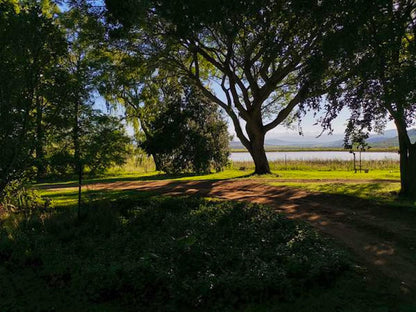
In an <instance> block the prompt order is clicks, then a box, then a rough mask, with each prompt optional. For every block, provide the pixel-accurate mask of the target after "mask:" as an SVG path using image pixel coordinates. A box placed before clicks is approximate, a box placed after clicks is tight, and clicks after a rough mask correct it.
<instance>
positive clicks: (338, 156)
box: [230, 151, 399, 161]
mask: <svg viewBox="0 0 416 312" xmlns="http://www.w3.org/2000/svg"><path fill="white" fill-rule="evenodd" d="M266 154H267V159H268V160H269V161H273V160H285V159H286V160H352V159H353V155H352V154H351V153H349V152H348V151H345V152H344V151H340V152H322V151H319V152H313V151H308V152H267V153H266ZM356 157H357V160H358V159H359V153H358V152H356ZM230 159H231V160H232V161H252V158H251V156H250V154H249V153H247V152H244V153H231V156H230ZM361 159H362V160H386V159H389V160H399V154H398V153H393V152H362V153H361Z"/></svg>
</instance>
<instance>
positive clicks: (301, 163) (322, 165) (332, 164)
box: [231, 159, 399, 171]
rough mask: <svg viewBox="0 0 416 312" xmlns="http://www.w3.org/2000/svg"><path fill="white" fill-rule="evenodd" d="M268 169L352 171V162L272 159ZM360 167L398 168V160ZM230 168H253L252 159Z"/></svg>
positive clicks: (367, 163) (377, 161)
mask: <svg viewBox="0 0 416 312" xmlns="http://www.w3.org/2000/svg"><path fill="white" fill-rule="evenodd" d="M269 164H270V169H271V170H276V171H285V170H288V171H289V170H301V171H305V170H317V171H352V170H354V163H353V162H352V161H346V160H337V159H334V160H322V159H312V160H286V161H284V160H274V161H270V162H269ZM361 164H362V169H370V170H398V169H399V161H396V160H390V159H385V160H365V161H362V163H361ZM231 168H232V169H242V168H244V169H247V170H251V169H254V163H253V162H252V161H238V162H237V161H236V162H232V164H231ZM356 168H357V169H359V162H358V161H357V163H356Z"/></svg>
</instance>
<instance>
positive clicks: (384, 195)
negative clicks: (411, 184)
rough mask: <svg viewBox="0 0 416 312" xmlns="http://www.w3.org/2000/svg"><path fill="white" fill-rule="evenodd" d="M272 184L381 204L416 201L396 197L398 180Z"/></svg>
mask: <svg viewBox="0 0 416 312" xmlns="http://www.w3.org/2000/svg"><path fill="white" fill-rule="evenodd" d="M269 184H270V185H273V186H289V187H294V188H299V189H306V190H308V191H311V192H321V193H326V194H337V195H346V196H353V197H357V198H362V199H367V200H374V201H377V202H379V203H383V204H391V205H399V206H410V207H411V206H414V207H416V202H414V201H411V200H406V199H401V198H399V197H398V193H399V191H400V183H399V182H378V183H371V182H364V183H349V182H342V183H341V182H331V183H328V182H319V181H318V182H270V183H269Z"/></svg>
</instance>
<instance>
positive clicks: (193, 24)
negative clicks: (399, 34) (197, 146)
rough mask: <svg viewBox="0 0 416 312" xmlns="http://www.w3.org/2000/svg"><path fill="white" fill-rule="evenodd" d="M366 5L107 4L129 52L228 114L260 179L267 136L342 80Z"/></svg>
mask: <svg viewBox="0 0 416 312" xmlns="http://www.w3.org/2000/svg"><path fill="white" fill-rule="evenodd" d="M358 2H359V1H354V2H353V3H354V5H351V1H332V0H321V1H300V0H298V1H273V0H259V1H252V0H238V1H237V0H235V1H232V0H229V1H220V0H212V1H203V0H196V1H187V0H178V1H163V0H154V1H140V0H136V1H125V2H119V1H116V0H106V4H107V9H108V11H109V13H110V14H109V16H110V20H112V21H113V22H114V21H115V23H114V25H113V26H112V27H111V29H112V31H113V33H114V34H116V35H119V36H120V35H121V36H123V37H124V38H127V40H124V41H122V40H121V41H120V42H121V43H122V44H124V47H125V49H127V50H129V51H130V53H132V54H134V53H137V54H141V56H142V59H143V61H144V62H147V63H148V62H153V63H157V64H158V65H157V66H156V67H158V68H172V69H173V70H175V71H176V72H180V73H181V74H182V75H184V76H186V77H188V78H189V79H192V80H193V82H194V83H195V84H196V85H197V86H198V87H199V88H200V89H201V90H202V92H203V93H204V95H205V96H206V97H208V98H209V99H210V100H211V101H212V102H215V103H216V104H218V105H219V106H220V107H222V108H223V109H224V110H225V111H226V112H227V114H228V115H229V117H230V119H231V121H232V123H233V125H234V129H235V132H236V135H237V137H238V138H239V139H240V141H241V142H242V144H243V145H244V146H245V147H246V148H247V150H248V151H249V152H250V154H251V156H252V158H253V160H254V163H255V172H256V173H258V174H265V173H269V172H270V169H269V164H268V161H267V157H266V153H265V150H264V140H265V135H266V133H267V132H268V131H270V130H271V129H273V128H275V127H276V126H278V125H280V124H282V123H284V122H285V121H286V120H287V119H288V118H289V117H290V116H291V114H294V113H295V112H296V110H295V108H296V107H297V106H299V105H303V104H309V105H310V106H313V107H315V108H316V107H317V106H318V103H319V99H320V97H321V96H322V95H323V94H325V93H326V92H327V88H328V87H329V86H331V85H333V84H338V83H339V82H340V81H342V78H343V77H342V76H343V75H342V73H343V71H342V70H341V69H340V68H333V67H332V66H331V65H332V64H333V62H332V60H333V59H334V58H336V57H337V51H338V49H337V46H338V44H339V38H343V39H344V40H345V41H346V42H347V43H348V42H349V40H350V39H351V35H352V34H354V32H355V29H354V28H353V25H356V21H357V20H359V14H353V12H354V9H353V8H355V7H356V5H357V3H358ZM363 3H365V2H363ZM351 7H353V8H352V9H351ZM354 27H355V26H354ZM127 30H128V32H127ZM330 71H332V74H331V75H329V72H330ZM333 71H337V74H336V75H335V74H334V72H333ZM215 85H216V87H214V86H215Z"/></svg>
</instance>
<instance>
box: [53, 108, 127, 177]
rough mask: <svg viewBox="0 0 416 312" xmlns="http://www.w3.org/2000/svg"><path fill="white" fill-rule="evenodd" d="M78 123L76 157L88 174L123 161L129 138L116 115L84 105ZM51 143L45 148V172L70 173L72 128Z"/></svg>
mask: <svg viewBox="0 0 416 312" xmlns="http://www.w3.org/2000/svg"><path fill="white" fill-rule="evenodd" d="M80 125H81V129H82V132H80V134H81V137H80V157H81V160H82V164H83V165H84V166H86V168H87V169H88V170H89V173H90V174H91V175H97V174H102V173H103V172H104V171H105V170H107V169H109V168H111V167H114V166H121V165H124V164H125V163H126V161H127V158H128V156H129V155H131V154H132V146H131V139H130V138H129V137H128V136H127V134H126V130H125V128H124V125H123V124H122V122H121V120H120V119H119V118H117V117H114V116H110V115H106V114H103V113H101V112H99V111H96V110H87V109H85V111H84V112H83V117H82V119H81V121H80ZM51 143H52V144H51V145H50V146H48V148H47V150H46V160H47V165H48V172H49V173H50V174H51V175H53V176H61V177H62V176H68V175H71V174H73V172H74V142H73V136H72V131H71V130H70V131H67V132H63V133H61V134H60V135H59V136H57V137H56V138H55V141H52V142H51Z"/></svg>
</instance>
